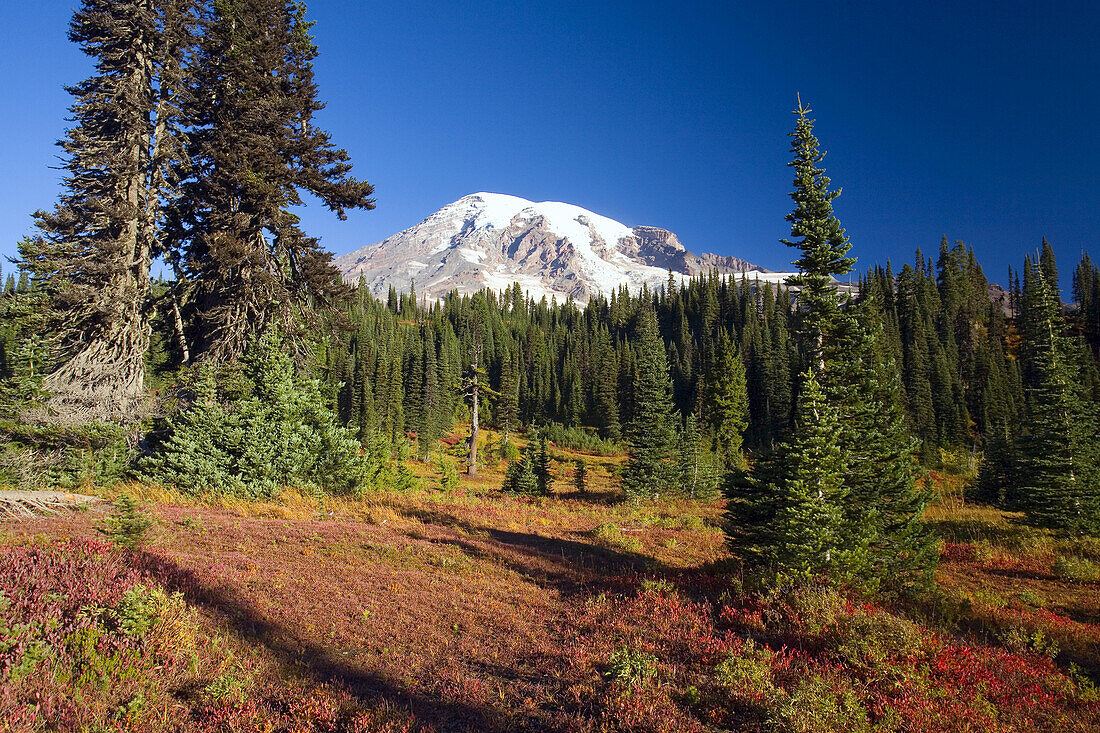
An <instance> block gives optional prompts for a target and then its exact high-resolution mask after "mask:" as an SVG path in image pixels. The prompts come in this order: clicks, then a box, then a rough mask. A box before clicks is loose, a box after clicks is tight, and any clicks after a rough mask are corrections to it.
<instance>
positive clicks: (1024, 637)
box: [996, 627, 1059, 659]
mask: <svg viewBox="0 0 1100 733" xmlns="http://www.w3.org/2000/svg"><path fill="white" fill-rule="evenodd" d="M996 635H997V637H998V641H1000V642H1001V644H1002V645H1003V646H1004V648H1005V649H1008V650H1009V651H1010V652H1014V653H1016V654H1038V655H1039V656H1043V657H1048V658H1050V659H1054V658H1055V657H1056V656H1058V652H1059V648H1058V642H1056V641H1055V640H1054V639H1051V638H1050V637H1049V636H1047V635H1046V634H1045V633H1043V631H1042V630H1041V629H1034V630H1031V629H1022V628H1017V627H1010V628H1007V629H998V630H997V634H996Z"/></svg>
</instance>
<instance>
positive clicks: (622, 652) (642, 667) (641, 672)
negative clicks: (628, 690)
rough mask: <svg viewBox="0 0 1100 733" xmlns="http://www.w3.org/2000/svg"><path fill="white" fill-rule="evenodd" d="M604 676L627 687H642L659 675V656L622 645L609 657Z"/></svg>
mask: <svg viewBox="0 0 1100 733" xmlns="http://www.w3.org/2000/svg"><path fill="white" fill-rule="evenodd" d="M604 676H606V677H607V679H609V680H611V681H613V682H618V683H619V684H621V685H623V686H625V687H642V686H644V685H645V684H646V683H648V682H649V681H650V680H651V679H653V678H654V677H656V676H657V657H655V656H653V655H652V654H650V653H648V652H643V651H641V650H639V649H633V648H631V647H628V646H621V647H619V648H618V649H617V650H616V651H614V652H613V653H612V654H611V658H610V659H608V661H607V671H606V672H605V673H604Z"/></svg>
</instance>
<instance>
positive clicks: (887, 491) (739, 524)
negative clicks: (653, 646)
mask: <svg viewBox="0 0 1100 733" xmlns="http://www.w3.org/2000/svg"><path fill="white" fill-rule="evenodd" d="M808 111H809V110H807V109H805V108H803V107H802V105H801V102H800V103H799V109H798V110H797V112H796V114H798V122H797V124H796V128H795V133H794V137H795V138H796V142H795V144H794V146H793V150H792V152H793V153H794V155H795V160H794V162H793V163H792V164H791V165H793V166H794V167H795V170H796V173H797V176H796V178H795V188H796V190H795V192H794V193H793V194H792V195H791V197H792V198H793V199H794V201H795V204H796V206H795V211H794V212H793V213H792V214H791V215H790V217H788V220H789V221H790V222H791V232H792V235H794V236H796V237H797V236H801V237H802V239H801V241H799V242H794V241H788V240H785V241H786V243H787V244H788V245H790V246H795V247H799V248H800V249H801V250H802V252H803V257H802V258H801V259H800V260H798V262H797V263H796V264H797V265H798V266H799V270H800V274H799V276H798V278H797V279H792V283H793V284H797V285H799V286H801V287H802V290H801V292H800V294H799V300H800V309H801V313H800V319H801V324H802V325H801V327H800V329H799V331H798V337H799V346H800V348H801V351H802V353H803V354H804V355H805V357H806V359H807V364H808V368H807V370H806V372H805V373H804V375H803V377H802V384H801V390H800V396H799V399H798V405H799V408H798V420H797V421H796V426H795V432H794V433H793V434H792V435H791V436H790V437H789V438H788V439H787V440H786V441H785V442H784V443H783V444H782V446H781V447H780V449H779V451H778V454H777V455H775V456H773V457H771V458H766V459H765V460H762V461H760V462H759V464H758V466H757V467H755V468H754V470H753V473H752V474H750V475H749V476H748V477H747V478H739V473H736V472H735V473H734V474H733V475H732V476H731V478H730V480H729V481H728V482H727V486H728V493H729V498H730V500H731V509H730V520H731V521H730V526H729V528H728V533H729V537H730V545H731V548H732V549H733V550H734V552H735V553H736V554H738V555H739V557H741V559H742V560H743V561H744V562H745V563H746V564H747V565H748V566H749V567H750V568H754V567H755V569H756V570H757V571H759V570H765V571H768V572H775V571H778V572H793V573H795V574H798V575H800V576H803V577H805V576H810V575H818V574H820V573H828V574H830V575H832V576H833V579H834V580H837V581H845V580H852V581H856V582H859V583H860V584H861V585H863V586H864V587H867V588H869V589H870V588H874V587H876V586H877V585H878V583H879V581H880V580H881V581H884V582H889V583H891V584H897V585H900V586H905V585H908V584H910V583H911V582H913V580H914V577H916V578H917V579H923V578H925V577H928V572H927V570H928V567H929V563H930V559H929V558H931V557H932V554H933V553H932V548H933V547H934V545H932V543H931V537H930V536H929V535H928V533H927V532H926V530H925V529H924V527H923V525H922V524H921V521H920V515H921V513H922V512H923V509H924V506H925V505H926V504H927V500H928V499H927V496H925V495H924V494H923V493H922V492H919V491H918V490H917V489H916V486H915V482H914V479H915V476H914V462H913V444H912V441H911V440H910V439H909V436H908V435H907V434H906V431H905V429H904V425H903V414H902V412H901V405H900V394H901V391H900V390H901V386H900V382H899V381H898V380H897V379H896V378H891V377H890V376H889V375H890V374H892V373H896V370H895V368H894V367H893V366H892V364H891V363H890V362H889V360H888V352H887V351H886V349H885V348H883V347H880V346H879V345H878V340H879V339H881V338H882V333H883V328H882V326H881V323H880V322H872V321H871V320H870V319H868V318H867V317H866V316H865V315H864V316H863V317H859V316H858V314H857V313H853V312H852V309H851V308H849V309H844V308H842V304H843V300H842V298H841V296H840V294H839V293H838V292H837V289H836V287H835V285H834V284H833V283H832V281H831V276H835V275H840V274H844V273H846V272H847V271H848V270H849V269H850V268H851V265H852V263H853V261H854V260H852V259H850V258H847V257H845V255H846V253H847V251H848V247H849V244H848V240H847V237H845V236H844V231H843V229H841V227H840V224H839V222H837V220H836V218H835V217H834V216H833V214H832V205H831V201H832V200H833V199H835V198H836V196H837V194H838V193H839V192H830V191H829V190H828V183H829V179H828V178H826V177H825V176H824V171H823V170H822V169H820V168H818V167H817V163H819V162H820V161H821V159H822V157H823V156H822V154H821V153H820V152H819V151H818V148H817V145H818V143H817V139H816V138H815V137H814V136H813V125H812V121H810V120H808V119H807V118H806V114H807V112H808ZM922 259H923V258H922ZM921 266H922V268H923V267H924V264H923V262H922V265H921ZM874 308H875V309H877V310H878V312H880V313H881V310H882V305H881V304H878V303H876V304H875V305H874ZM815 488H816V490H817V492H818V493H817V500H816V503H815V501H813V500H812V499H813V490H814V489H815ZM754 493H755V495H754ZM815 526H816V527H817V528H818V529H817V533H818V536H814V530H813V528H814V527H815ZM769 543H771V544H772V545H774V549H769V548H768V544H769ZM841 547H843V548H844V550H843V551H841V550H840V548H841ZM895 556H897V558H898V559H895Z"/></svg>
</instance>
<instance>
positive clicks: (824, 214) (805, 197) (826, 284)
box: [781, 99, 855, 369]
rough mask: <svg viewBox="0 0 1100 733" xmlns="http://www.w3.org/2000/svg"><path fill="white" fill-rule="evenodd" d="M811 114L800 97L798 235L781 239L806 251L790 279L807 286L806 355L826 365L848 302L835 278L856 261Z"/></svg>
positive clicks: (803, 298) (801, 297) (803, 310)
mask: <svg viewBox="0 0 1100 733" xmlns="http://www.w3.org/2000/svg"><path fill="white" fill-rule="evenodd" d="M810 112H811V110H810V109H809V108H808V107H803V106H802V100H801V99H799V102H798V109H797V110H796V111H795V114H797V115H798V121H797V123H796V125H795V130H794V132H793V133H791V134H790V136H791V137H792V138H794V142H793V143H792V144H791V153H793V155H794V160H792V161H791V162H790V163H788V164H787V165H788V166H790V167H792V168H794V171H795V178H794V187H795V190H794V192H793V193H791V199H793V200H794V202H795V208H794V211H792V212H791V213H790V214H788V215H787V221H788V222H790V224H791V236H792V237H793V238H794V239H783V240H781V241H782V242H783V243H784V244H786V245H787V246H789V247H795V248H797V249H799V250H800V251H801V252H802V256H801V257H799V258H798V259H797V260H795V261H794V262H793V263H792V264H793V265H795V266H796V267H797V268H798V275H796V276H794V277H791V278H789V279H788V283H789V284H790V285H792V286H795V287H798V288H801V289H800V291H799V293H798V301H799V306H800V307H799V335H800V337H801V338H800V345H801V347H802V351H803V356H804V358H805V359H806V363H807V364H810V365H813V367H814V368H815V369H820V368H821V367H822V366H823V361H822V360H823V356H822V351H823V349H824V347H825V339H826V335H827V334H828V333H829V331H830V330H832V329H833V328H835V325H836V320H837V319H838V318H839V316H840V308H841V305H842V303H843V302H844V299H843V298H842V297H841V295H840V293H839V292H838V291H837V289H836V287H835V285H833V277H835V276H837V275H843V274H846V273H848V272H849V271H851V269H852V265H853V264H854V263H855V259H854V258H852V257H848V256H847V254H848V250H849V249H851V244H850V243H849V242H848V237H847V236H846V235H845V234H844V229H842V228H841V226H840V222H839V221H837V218H836V217H835V216H833V203H832V202H833V200H834V199H835V198H836V197H837V196H839V195H840V189H837V190H836V191H830V190H829V183H830V181H829V178H828V177H827V176H826V175H825V170H824V169H823V168H819V167H818V164H819V163H821V161H822V160H823V159H824V158H825V154H824V153H823V152H821V150H820V149H819V147H818V140H817V138H816V137H814V133H813V126H814V121H813V120H811V119H809V118H808V117H807V116H806V115H807V114H809V113H810Z"/></svg>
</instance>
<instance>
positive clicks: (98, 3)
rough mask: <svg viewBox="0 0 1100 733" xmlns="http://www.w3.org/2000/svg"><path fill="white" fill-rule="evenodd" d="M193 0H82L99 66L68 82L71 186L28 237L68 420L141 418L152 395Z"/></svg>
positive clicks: (82, 40) (86, 47) (28, 266)
mask: <svg viewBox="0 0 1100 733" xmlns="http://www.w3.org/2000/svg"><path fill="white" fill-rule="evenodd" d="M191 19H192V3H191V2H190V1H189V0H110V1H108V0H83V2H82V4H81V7H80V8H79V9H78V10H77V11H76V12H75V14H74V15H73V20H72V23H71V25H70V30H69V38H70V40H72V41H73V42H74V43H78V44H80V46H81V48H82V50H83V51H84V53H85V54H87V55H88V56H90V57H92V58H93V59H95V73H94V75H93V76H91V77H89V78H88V79H87V80H85V81H84V82H82V83H80V84H78V85H75V86H72V87H69V88H68V91H69V93H70V94H71V95H72V96H73V97H74V99H75V102H74V103H73V106H72V108H71V111H72V115H73V117H72V119H73V122H74V123H75V126H74V127H73V128H71V129H70V130H69V131H68V134H67V137H66V139H65V140H63V141H61V142H60V143H59V145H60V146H61V147H62V149H63V150H64V151H65V154H66V156H67V157H66V160H65V170H66V173H67V175H66V177H65V180H64V189H65V191H64V193H63V194H62V196H61V198H60V201H59V202H58V204H57V206H56V207H55V209H54V210H53V211H52V212H45V211H39V212H37V213H36V214H35V218H36V219H37V225H38V229H39V231H40V232H41V235H40V236H37V237H34V238H30V239H26V240H24V241H23V242H22V243H21V244H20V247H19V250H20V264H21V267H22V269H23V270H24V272H28V273H32V274H33V275H34V278H35V282H36V284H37V286H38V287H39V288H41V289H42V290H43V291H44V292H45V293H46V294H47V296H48V298H49V301H50V305H51V311H50V312H51V313H52V315H53V319H52V323H51V324H49V328H50V329H51V331H53V332H54V333H55V334H56V339H57V347H58V349H59V352H60V353H59V356H60V359H59V366H58V367H57V369H56V370H55V371H53V372H52V373H51V374H50V375H48V377H47V378H46V381H45V386H46V388H47V389H48V390H49V391H50V392H51V393H53V394H54V396H55V399H54V406H55V408H57V409H59V410H61V411H63V412H65V413H67V414H68V419H69V420H70V421H72V420H76V421H79V420H82V419H84V420H86V419H110V420H118V419H123V420H125V419H132V418H134V417H135V416H136V415H135V409H136V408H137V405H138V404H139V403H140V402H141V400H142V399H143V397H144V379H145V363H144V359H145V354H146V351H147V350H148V348H149V333H150V314H151V313H152V307H151V306H152V303H151V300H152V292H151V289H150V284H151V283H150V277H149V266H150V263H151V262H152V260H153V258H154V257H156V256H157V255H158V254H160V253H161V251H162V250H161V246H160V242H159V241H158V226H157V223H158V222H157V217H158V214H159V206H160V201H161V198H162V197H163V196H165V195H167V194H168V193H169V179H170V176H169V174H168V173H167V172H166V171H167V168H168V166H169V165H171V164H172V163H174V162H175V159H176V157H177V156H176V155H175V153H176V152H177V151H178V140H179V138H178V135H177V134H176V133H177V127H178V120H177V110H176V108H175V106H174V104H173V100H174V98H175V96H176V95H178V94H179V93H180V91H181V90H180V87H181V86H182V83H183V82H182V78H181V75H180V73H179V66H180V59H181V57H182V55H183V54H184V53H185V52H186V46H187V44H188V43H189V39H190V28H191Z"/></svg>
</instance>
